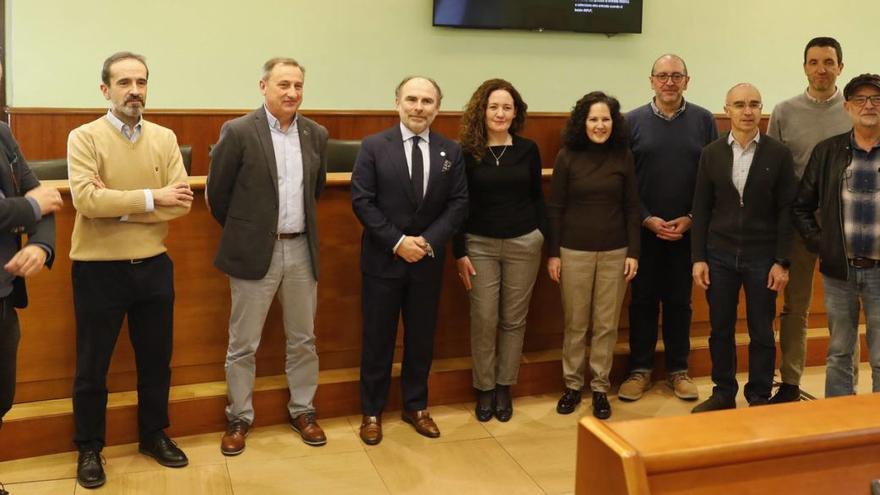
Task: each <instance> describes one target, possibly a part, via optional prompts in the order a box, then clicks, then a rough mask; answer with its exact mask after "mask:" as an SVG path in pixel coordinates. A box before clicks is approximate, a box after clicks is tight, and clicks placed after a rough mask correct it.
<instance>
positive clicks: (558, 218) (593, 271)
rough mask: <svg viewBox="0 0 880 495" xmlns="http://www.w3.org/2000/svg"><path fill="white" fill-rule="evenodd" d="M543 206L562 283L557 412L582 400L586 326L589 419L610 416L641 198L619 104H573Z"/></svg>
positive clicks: (551, 265) (598, 96) (553, 266)
mask: <svg viewBox="0 0 880 495" xmlns="http://www.w3.org/2000/svg"><path fill="white" fill-rule="evenodd" d="M562 141H563V147H562V149H560V150H559V154H558V155H557V157H556V164H555V165H554V166H553V180H552V182H551V186H552V188H551V190H552V193H553V195H552V200H551V201H549V203H548V216H549V218H550V232H549V233H550V239H549V243H548V256H549V258H548V259H547V271H548V272H549V274H550V278H551V279H553V280H554V281H555V282H558V283H559V284H560V287H561V290H562V308H563V311H564V313H565V333H564V335H563V347H562V372H563V378H564V379H565V392H564V393H563V394H562V397H561V398H560V399H559V403H558V404H557V406H556V411H557V412H559V413H560V414H569V413H571V412H572V411H574V409H575V407H576V406H577V404H578V403H579V402H580V401H581V388H582V387H583V385H584V372H585V370H586V362H585V356H584V347H585V346H586V336H587V328H588V327H590V326H592V329H593V337H592V340H591V342H590V359H589V361H590V370H591V371H592V375H593V379H592V381H591V382H590V389H591V390H592V391H593V415H594V416H596V417H597V418H600V419H606V418H608V417H610V416H611V405H610V404H609V403H608V397H607V393H608V390H609V389H610V386H611V384H610V383H609V381H608V374H609V372H610V371H611V362H612V357H613V356H614V345H615V343H616V342H617V323H618V319H619V317H620V307H621V305H622V303H623V296H624V294H625V292H626V284H627V282H629V281H630V280H632V278H633V277H635V275H636V270H637V269H638V264H639V262H638V256H639V247H640V246H639V227H640V225H639V224H640V221H639V199H638V194H637V192H636V177H635V164H634V162H633V156H632V153H631V152H630V151H629V146H628V145H627V138H626V128H625V125H624V120H623V115H621V113H620V104H619V103H618V102H617V100H616V99H614V98H612V97H610V96H608V95H606V94H605V93H602V92H599V91H595V92H592V93H589V94H587V95H585V96H584V97H583V98H581V99H580V101H578V102H577V104H576V105H575V107H574V109H573V110H572V112H571V117H570V118H569V120H568V123H567V124H566V126H565V131H564V133H563V136H562Z"/></svg>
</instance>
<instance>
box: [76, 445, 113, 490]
mask: <svg viewBox="0 0 880 495" xmlns="http://www.w3.org/2000/svg"><path fill="white" fill-rule="evenodd" d="M103 464H104V458H103V457H101V454H100V453H99V452H98V451H97V450H92V449H86V450H80V451H79V457H78V458H77V459H76V482H77V483H79V486H81V487H83V488H98V487H99V486H101V485H103V484H104V483H105V482H106V481H107V478H106V477H105V476H104V466H103Z"/></svg>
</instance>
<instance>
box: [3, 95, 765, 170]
mask: <svg viewBox="0 0 880 495" xmlns="http://www.w3.org/2000/svg"><path fill="white" fill-rule="evenodd" d="M249 111H250V110H161V109H160V110H147V111H146V114H145V118H146V119H147V120H151V121H153V122H155V123H157V124H160V125H163V126H165V127H168V128H170V129H172V130H173V131H174V132H175V133H176V134H177V141H178V143H179V144H190V145H192V147H193V164H192V173H191V175H193V176H200V175H206V174H207V173H208V166H209V163H210V159H209V157H208V146H209V145H211V144H214V143H215V142H217V139H218V138H219V136H220V128H221V126H222V125H223V123H224V122H226V121H227V120H230V119H233V118H236V117H239V116H241V115H244V114H245V113H247V112H249ZM104 113H106V110H101V109H69V108H12V109H10V110H9V115H10V125H11V126H12V131H13V133H14V134H15V137H16V139H17V140H18V142H19V144H20V145H21V149H22V151H23V152H24V155H25V157H27V158H28V159H33V160H43V159H50V158H62V157H64V156H66V155H67V135H68V133H69V132H70V131H71V130H73V129H75V128H76V127H78V126H80V125H82V124H84V123H86V122H89V121H91V120H94V119H96V118H98V117H100V116H101V115H103V114H104ZM303 115H305V116H307V117H310V118H312V119H314V120H315V121H317V122H318V123H320V124H321V125H323V126H325V127H326V128H327V130H328V131H329V133H330V137H333V138H337V139H363V138H364V137H366V136H368V135H370V134H374V133H376V132H379V131H381V130H383V129H386V128H388V127H390V126H392V125H395V124H397V123H398V122H399V118H398V116H397V113H396V112H395V111H393V110H387V111H386V110H351V111H348V110H346V111H339V110H304V111H303ZM715 118H716V122H717V124H718V127H719V129H720V130H721V131H722V132H724V131H727V130H729V129H730V119H729V118H728V117H727V116H725V115H723V114H718V115H716V116H715ZM567 119H568V114H567V113H564V112H563V113H560V112H533V113H530V114H529V117H528V120H527V122H526V127H525V129H523V132H522V135H523V136H525V137H528V138H530V139H532V140H534V141H535V142H536V143H537V144H538V149H539V150H540V152H541V160H542V162H543V164H544V167H545V168H551V167H552V166H553V162H554V160H555V159H556V153H557V152H558V151H559V147H560V144H561V137H560V135H561V131H562V128H563V126H564V125H565V122H566V120H567ZM460 120H461V112H443V113H441V114H440V115H438V116H437V119H436V120H435V121H434V125H433V126H432V127H433V129H434V130H436V131H438V132H440V133H442V134H444V135H446V136H448V137H450V138H457V136H458V128H459V122H460ZM767 122H768V116H764V118H762V119H761V129H762V130H765V131H766V129H767Z"/></svg>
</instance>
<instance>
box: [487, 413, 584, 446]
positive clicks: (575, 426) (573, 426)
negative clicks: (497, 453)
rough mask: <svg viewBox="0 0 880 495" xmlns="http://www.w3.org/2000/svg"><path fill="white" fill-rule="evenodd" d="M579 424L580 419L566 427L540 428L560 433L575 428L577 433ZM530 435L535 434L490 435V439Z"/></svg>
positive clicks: (528, 432)
mask: <svg viewBox="0 0 880 495" xmlns="http://www.w3.org/2000/svg"><path fill="white" fill-rule="evenodd" d="M582 417H583V416H582ZM579 422H580V418H578V421H576V422H575V423H574V424H571V425H568V426H544V425H541V427H542V431H552V432H561V431H563V430H568V429H570V428H575V432H577V425H578V423H579ZM532 433H535V434H537V432H532V431H527V432H513V433H504V434H501V435H492V438H494V439H496V440H497V439H503V438H508V437H513V436H517V435H529V434H532Z"/></svg>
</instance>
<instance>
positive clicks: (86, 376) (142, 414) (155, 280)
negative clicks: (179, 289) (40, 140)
mask: <svg viewBox="0 0 880 495" xmlns="http://www.w3.org/2000/svg"><path fill="white" fill-rule="evenodd" d="M148 75H149V72H148V70H147V65H146V62H145V60H144V58H143V57H142V56H140V55H136V54H134V53H130V52H120V53H116V54H114V55H111V56H110V57H109V58H107V60H105V61H104V67H103V70H102V72H101V79H102V81H103V83H102V84H101V92H102V93H103V94H104V97H105V98H106V99H107V100H109V101H110V111H109V112H107V115H105V116H103V117H101V118H99V119H97V120H95V121H92V122H89V123H87V124H84V125H82V126H80V127H78V128H77V129H74V130H73V131H72V132H71V133H70V136H69V138H68V142H67V162H68V166H69V177H70V193H71V198H72V199H73V206H74V207H75V208H76V219H75V221H74V225H73V234H72V236H71V239H70V259H71V260H72V261H73V264H72V279H73V283H72V285H73V305H74V311H75V314H76V378H75V379H74V384H73V415H74V421H75V423H76V436H75V438H74V442H75V443H76V445H77V448H78V449H79V459H78V461H77V481H78V482H79V484H80V485H82V486H83V487H85V488H95V487H98V486H101V485H103V484H104V481H105V476H104V469H103V467H102V462H101V456H100V452H101V450H102V449H103V447H104V433H105V417H106V406H107V369H108V368H109V366H110V358H111V356H112V355H113V347H114V346H115V344H116V338H117V337H118V335H119V330H120V327H121V325H122V320H123V318H125V317H128V332H129V336H130V337H131V343H132V346H133V347H134V352H135V358H136V359H137V382H138V430H139V437H140V452H141V453H143V454H145V455H148V456H150V457H153V458H155V459H156V461H158V462H159V464H161V465H163V466H168V467H182V466H185V465H186V464H187V463H188V461H187V458H186V455H184V453H183V452H182V451H181V450H180V449H179V448H177V445H176V444H175V443H174V442H173V441H171V440H170V439H169V438H168V437H167V436H166V435H165V432H164V430H165V428H167V427H168V426H169V421H168V390H169V386H170V384H171V347H172V324H173V309H174V271H173V267H172V264H171V259H170V258H169V257H168V255H167V254H166V253H165V251H166V248H165V237H166V236H167V234H168V221H169V220H171V219H173V218H177V217H179V216H182V215H185V214H186V213H187V212H189V208H190V205H191V204H192V198H193V196H192V191H191V190H190V188H189V184H188V183H187V181H186V171H185V170H184V168H183V160H182V158H181V156H180V148H178V145H177V138H176V137H175V136H174V133H173V132H172V131H171V130H169V129H165V128H164V127H160V126H158V125H156V124H153V123H151V122H147V121H145V120H143V119H142V118H141V113H142V112H143V108H144V103H145V101H146V94H147V77H148Z"/></svg>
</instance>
